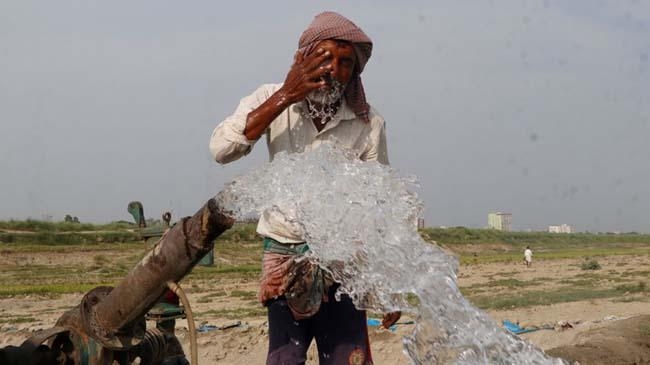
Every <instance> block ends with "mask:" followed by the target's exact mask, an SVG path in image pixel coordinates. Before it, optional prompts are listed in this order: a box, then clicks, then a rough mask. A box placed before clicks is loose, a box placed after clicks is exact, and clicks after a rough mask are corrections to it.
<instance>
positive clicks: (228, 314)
mask: <svg viewBox="0 0 650 365" xmlns="http://www.w3.org/2000/svg"><path fill="white" fill-rule="evenodd" d="M265 315H266V308H264V307H262V306H260V305H258V306H251V307H239V308H228V309H212V310H209V311H205V312H199V313H195V317H197V318H201V317H208V316H209V317H218V318H227V319H241V318H245V317H262V316H265Z"/></svg>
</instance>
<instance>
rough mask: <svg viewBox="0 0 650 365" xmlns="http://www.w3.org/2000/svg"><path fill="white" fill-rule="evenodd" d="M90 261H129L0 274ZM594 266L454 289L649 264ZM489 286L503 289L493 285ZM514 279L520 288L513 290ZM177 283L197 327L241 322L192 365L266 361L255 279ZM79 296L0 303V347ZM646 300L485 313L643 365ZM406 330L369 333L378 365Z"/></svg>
mask: <svg viewBox="0 0 650 365" xmlns="http://www.w3.org/2000/svg"><path fill="white" fill-rule="evenodd" d="M98 255H105V256H106V257H108V258H109V259H110V260H109V264H110V261H113V260H121V259H125V258H129V257H132V256H134V253H133V252H126V253H125V252H92V251H87V252H75V253H74V254H69V253H65V254H52V253H38V252H36V253H28V254H26V253H16V254H14V255H13V256H12V255H5V254H3V257H2V258H0V268H2V269H3V270H4V269H5V268H9V267H10V265H16V264H18V265H21V264H22V265H26V266H29V265H52V266H57V265H60V266H69V265H80V266H84V267H86V266H92V265H93V263H94V264H96V263H97V261H102V260H103V258H101V259H98V258H97V256H98ZM129 260H132V258H130V259H129ZM598 261H599V263H600V264H601V265H602V269H601V270H598V271H595V272H587V271H585V270H582V269H581V268H580V259H574V260H568V259H561V260H549V261H541V260H536V261H535V262H534V266H533V267H532V268H526V267H524V266H523V265H521V264H512V263H490V264H481V265H471V266H461V269H460V272H459V284H460V286H461V287H463V288H468V287H472V288H474V289H481V287H482V286H484V287H486V288H488V289H489V290H487V291H486V292H488V293H491V294H492V295H495V294H498V295H506V296H507V295H508V294H509V293H512V292H513V291H517V292H520V293H521V292H523V293H526V292H527V291H537V290H540V289H543V290H553V289H555V288H559V287H562V286H563V285H568V284H567V283H568V282H572V281H576V280H583V279H585V277H584V274H594V275H597V276H598V277H597V278H596V279H594V278H593V277H592V278H591V279H593V280H595V282H596V283H597V286H598V287H600V286H602V285H605V286H607V285H609V286H616V285H620V284H621V283H622V282H623V280H626V281H625V282H628V283H629V282H632V283H634V282H640V281H644V280H646V279H647V275H648V273H647V272H646V271H644V269H643V268H644V267H647V266H648V263H649V261H650V259H649V258H648V257H647V256H639V257H633V256H612V257H599V258H598ZM217 262H219V260H217ZM587 278H589V277H588V276H587ZM507 280H510V281H507ZM495 282H500V283H502V284H504V285H503V286H499V285H493V284H494V283H495ZM517 282H524V283H528V284H526V285H518V284H517ZM508 283H511V286H508ZM513 283H514V284H513ZM580 283H581V282H578V283H577V284H575V283H574V285H580ZM181 285H182V286H183V288H184V289H185V290H186V291H187V292H188V295H189V299H190V302H191V304H192V310H193V313H195V319H196V325H197V326H200V325H201V324H210V325H215V326H218V327H224V326H225V327H227V325H229V324H233V323H236V322H240V323H241V324H240V325H238V326H234V327H230V328H228V329H223V330H219V329H215V330H211V331H208V332H203V333H199V334H198V343H199V352H198V354H199V359H200V363H202V364H246V365H251V364H263V363H264V361H265V356H266V346H267V340H268V338H267V326H266V318H265V316H264V314H263V313H264V310H263V308H261V307H260V305H259V303H257V301H256V299H255V292H256V290H257V280H256V278H255V277H254V276H251V275H242V276H237V275H232V276H227V275H220V276H219V277H218V278H217V277H210V276H207V275H205V274H202V275H196V276H193V275H191V276H189V277H187V278H185V279H184V280H183V282H181ZM82 295H83V294H82V293H78V294H61V295H33V294H32V295H15V296H12V297H2V298H0V347H4V346H7V345H19V344H20V343H21V342H22V341H24V340H25V339H26V338H27V337H29V336H30V335H31V334H33V333H34V332H35V331H38V330H40V329H45V328H50V327H52V326H53V325H54V323H55V322H56V320H57V319H58V318H59V317H60V315H61V314H63V312H64V311H66V310H67V309H69V308H71V307H73V306H75V305H77V304H78V303H79V302H80V300H81V297H82ZM647 300H648V294H647V293H645V292H640V293H635V292H630V293H622V294H621V295H620V296H616V297H610V298H602V299H595V300H582V301H572V302H566V303H557V304H552V305H545V306H527V307H523V308H504V309H499V310H488V313H489V314H490V316H491V317H492V318H494V320H495V321H496V322H497V323H501V321H502V320H504V319H508V320H510V321H513V322H519V323H520V325H522V326H538V327H542V326H544V325H548V326H553V325H555V324H556V323H557V322H559V321H565V322H568V323H570V324H572V326H573V328H569V329H566V330H564V331H556V330H553V329H544V330H538V331H535V332H531V333H527V334H524V335H521V337H522V338H525V339H527V340H528V341H530V342H532V343H534V344H536V345H537V346H539V347H540V348H542V349H544V350H549V351H550V353H552V354H555V355H557V356H564V357H566V358H570V359H577V360H579V361H580V363H581V364H633V363H634V364H645V363H650V360H649V359H650V320H649V319H648V318H650V317H648V316H650V305H649V304H648V302H647ZM404 320H408V318H405V319H404ZM412 326H413V325H410V324H401V325H399V326H397V330H396V331H395V332H391V331H387V330H381V329H377V328H370V336H371V343H372V349H373V357H374V360H375V363H376V364H407V363H408V360H407V359H406V357H405V355H404V354H403V351H402V336H404V335H406V334H409V333H410V332H411V331H412V329H413V327H412ZM176 328H177V335H178V337H179V339H180V340H181V342H182V343H183V346H184V348H185V350H186V353H187V354H189V338H188V336H187V325H186V323H185V321H184V320H178V321H177V323H176ZM597 348H598V349H606V351H605V352H607V353H608V354H609V355H607V354H605V353H604V352H603V351H601V352H597V351H596V350H594V349H597ZM309 354H310V360H309V361H308V362H307V363H308V364H316V363H317V356H316V350H315V348H313V347H312V349H310V352H309ZM595 354H598V356H596V355H595ZM592 355H593V356H592ZM601 358H604V359H605V360H601ZM599 361H600V362H599ZM603 361H605V362H603Z"/></svg>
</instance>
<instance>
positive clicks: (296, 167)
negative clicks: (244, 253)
mask: <svg viewBox="0 0 650 365" xmlns="http://www.w3.org/2000/svg"><path fill="white" fill-rule="evenodd" d="M417 188H418V185H417V179H415V178H412V177H402V176H400V175H399V174H398V173H397V172H396V171H395V170H394V169H392V168H390V167H388V166H383V165H381V164H378V163H374V162H361V161H359V160H357V159H356V158H355V157H354V156H352V155H351V154H350V152H348V151H344V150H342V149H340V148H338V147H336V146H334V145H331V144H326V145H323V146H322V147H321V148H318V149H315V150H314V151H311V152H309V153H304V154H278V155H276V157H275V159H274V161H273V162H272V163H270V164H268V165H267V166H265V167H264V168H262V169H257V170H254V171H252V172H250V173H249V174H247V175H245V176H241V177H239V178H237V179H236V180H235V181H233V182H232V183H231V184H229V185H228V186H226V188H225V189H224V190H222V192H221V193H220V194H219V195H218V196H217V200H218V201H219V203H220V205H221V206H222V207H223V208H225V209H227V210H230V211H232V212H233V215H234V216H236V217H237V218H251V217H253V216H259V214H261V212H262V211H264V210H266V209H270V210H272V211H274V213H275V214H281V215H283V216H284V218H285V219H286V220H287V221H288V222H290V223H291V224H292V225H293V226H294V227H297V228H296V229H298V230H299V232H300V234H301V235H302V237H304V239H305V241H306V242H307V243H308V244H309V246H310V248H311V250H312V253H311V254H310V259H311V260H312V261H314V262H318V263H319V264H321V265H322V266H323V267H324V268H326V269H328V270H329V271H330V272H331V274H332V275H333V276H334V278H335V279H336V280H337V281H339V282H341V283H342V286H341V288H340V291H339V294H340V293H347V294H349V295H350V296H351V297H352V299H353V300H354V302H355V305H356V306H357V307H358V308H363V309H369V310H373V311H378V312H391V311H396V310H401V311H402V312H407V313H409V314H410V315H411V316H413V317H414V318H416V325H415V328H414V330H413V332H412V333H411V334H410V335H409V336H406V337H405V338H404V339H403V343H404V351H405V353H406V354H407V355H408V357H409V358H410V359H411V363H412V364H517V365H528V364H563V362H562V361H561V360H559V359H552V358H550V357H547V356H546V355H545V354H544V353H543V352H541V351H540V350H538V349H537V348H535V347H534V346H532V345H531V344H529V343H527V342H525V341H522V340H521V339H519V338H518V337H516V336H514V335H512V334H510V333H508V332H506V331H505V330H503V329H501V328H500V327H499V326H498V325H497V324H496V323H495V322H494V321H492V319H490V318H489V317H488V316H487V315H486V314H485V313H484V312H482V311H480V310H478V309H476V308H474V307H473V306H472V305H471V304H470V303H469V302H468V301H467V300H466V299H465V298H464V297H463V296H462V295H461V293H460V291H459V289H458V286H457V284H456V271H457V269H458V262H457V261H456V259H455V258H454V257H452V256H450V255H448V254H447V253H445V252H444V251H442V250H441V249H440V248H439V247H437V246H435V245H432V244H429V243H426V242H424V241H423V240H422V238H421V237H420V235H419V234H418V232H417V226H416V224H417V223H416V222H417V218H418V217H420V216H421V211H422V208H423V204H422V202H421V201H420V200H419V199H418V197H417V195H416V194H415V193H414V192H413V191H415V190H416V189H417ZM406 361H407V360H405V362H406Z"/></svg>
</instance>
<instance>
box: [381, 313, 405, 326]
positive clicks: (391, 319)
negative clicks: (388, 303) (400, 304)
mask: <svg viewBox="0 0 650 365" xmlns="http://www.w3.org/2000/svg"><path fill="white" fill-rule="evenodd" d="M401 317H402V312H391V313H386V314H384V318H383V319H382V320H381V326H382V327H384V328H385V329H389V328H390V326H392V325H394V324H395V323H396V322H397V321H399V319H400V318H401Z"/></svg>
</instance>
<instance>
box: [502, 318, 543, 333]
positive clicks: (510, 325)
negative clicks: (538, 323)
mask: <svg viewBox="0 0 650 365" xmlns="http://www.w3.org/2000/svg"><path fill="white" fill-rule="evenodd" d="M503 328H505V329H507V330H508V331H510V332H512V333H514V334H515V335H519V334H522V333H527V332H533V331H537V330H538V329H539V328H538V327H528V328H523V327H521V326H519V325H518V324H516V323H512V322H510V321H509V320H507V319H504V320H503Z"/></svg>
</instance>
